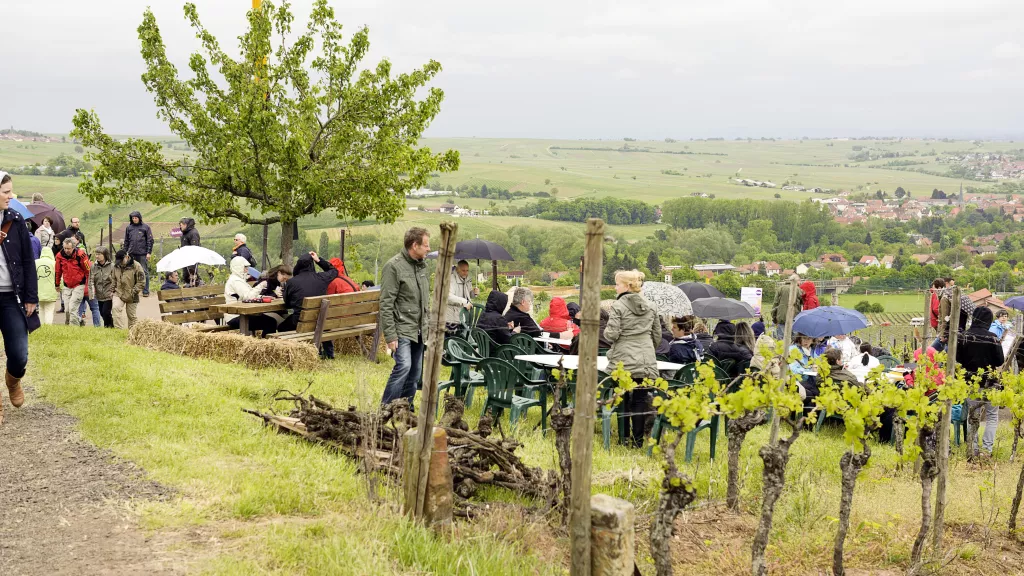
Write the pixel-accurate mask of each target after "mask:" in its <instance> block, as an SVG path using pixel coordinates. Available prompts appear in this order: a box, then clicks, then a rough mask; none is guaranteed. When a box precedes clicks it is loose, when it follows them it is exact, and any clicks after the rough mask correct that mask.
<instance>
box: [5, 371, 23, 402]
mask: <svg viewBox="0 0 1024 576" xmlns="http://www.w3.org/2000/svg"><path fill="white" fill-rule="evenodd" d="M4 375H5V376H6V377H7V391H8V392H10V394H11V405H12V406H14V407H15V408H21V405H22V404H24V403H25V391H24V390H22V389H21V378H15V377H14V376H11V373H10V372H5V373H4Z"/></svg>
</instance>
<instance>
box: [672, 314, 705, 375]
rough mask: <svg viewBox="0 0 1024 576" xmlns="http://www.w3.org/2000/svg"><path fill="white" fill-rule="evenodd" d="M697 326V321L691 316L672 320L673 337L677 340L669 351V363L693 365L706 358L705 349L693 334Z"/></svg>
mask: <svg viewBox="0 0 1024 576" xmlns="http://www.w3.org/2000/svg"><path fill="white" fill-rule="evenodd" d="M696 324H697V319H696V318H694V317H693V316H690V315H687V316H681V317H679V318H673V319H672V335H673V336H675V340H673V341H672V346H671V347H670V348H669V350H668V361H669V362H675V363H676V364H692V363H693V362H700V361H701V358H703V357H704V347H703V346H701V344H700V341H699V340H697V336H696V335H694V333H693V327H694V326H695V325H696Z"/></svg>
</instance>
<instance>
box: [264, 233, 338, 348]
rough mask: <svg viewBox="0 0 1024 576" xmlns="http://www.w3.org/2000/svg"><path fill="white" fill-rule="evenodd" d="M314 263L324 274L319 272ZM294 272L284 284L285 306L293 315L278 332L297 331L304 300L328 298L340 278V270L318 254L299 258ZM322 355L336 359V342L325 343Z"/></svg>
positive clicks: (322, 346) (279, 327)
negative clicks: (330, 289) (319, 297)
mask: <svg viewBox="0 0 1024 576" xmlns="http://www.w3.org/2000/svg"><path fill="white" fill-rule="evenodd" d="M314 263H315V264H316V265H317V266H319V267H320V268H321V269H322V270H323V272H317V271H316V268H314V266H313V264H314ZM292 272H293V273H294V274H295V275H294V276H292V278H291V279H290V280H288V281H287V282H285V283H284V305H285V306H286V307H288V308H290V309H291V310H292V314H291V315H290V316H288V317H287V318H285V319H284V322H281V324H280V325H279V326H278V327H277V331H278V332H287V331H289V330H295V328H297V327H298V325H299V315H300V314H302V301H303V299H305V298H312V297H313V296H326V295H327V287H328V286H330V285H331V282H332V281H333V280H334V279H335V278H337V277H338V270H337V269H336V268H333V267H331V265H330V263H328V262H327V261H326V260H324V259H322V258H320V256H318V255H317V253H316V252H310V253H309V254H303V255H302V256H299V259H298V261H297V262H295V268H294V269H293V270H292ZM320 355H321V356H322V357H324V358H334V342H323V343H322V344H321V345H320Z"/></svg>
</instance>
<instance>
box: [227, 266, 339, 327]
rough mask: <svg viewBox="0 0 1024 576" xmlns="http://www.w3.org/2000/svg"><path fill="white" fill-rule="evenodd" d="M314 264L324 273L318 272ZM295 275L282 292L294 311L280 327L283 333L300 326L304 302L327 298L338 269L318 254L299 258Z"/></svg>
mask: <svg viewBox="0 0 1024 576" xmlns="http://www.w3.org/2000/svg"><path fill="white" fill-rule="evenodd" d="M232 261H233V259H232ZM314 264H315V265H316V266H319V267H320V269H321V270H323V272H317V271H316V268H315V267H314ZM293 273H294V276H292V277H291V278H290V279H289V280H288V281H287V282H285V284H284V291H283V292H282V297H283V298H284V305H285V307H286V308H289V309H291V310H292V314H291V315H290V316H288V317H287V318H285V320H284V322H282V323H281V325H280V326H279V327H278V330H280V331H281V332H288V331H290V330H295V328H297V327H298V325H299V315H300V314H301V313H302V301H303V300H304V299H306V298H312V297H314V296H326V295H327V288H328V287H329V286H330V285H331V282H333V281H334V279H335V278H337V277H338V270H337V268H332V267H331V265H330V264H329V263H328V262H327V261H326V260H324V259H322V258H320V256H319V255H317V253H316V252H310V253H309V254H303V255H302V256H299V259H298V260H297V261H296V262H295V268H294V269H293Z"/></svg>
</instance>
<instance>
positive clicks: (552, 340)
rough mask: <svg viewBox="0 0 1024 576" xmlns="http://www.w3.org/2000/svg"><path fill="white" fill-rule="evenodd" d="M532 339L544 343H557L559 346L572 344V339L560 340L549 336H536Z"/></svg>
mask: <svg viewBox="0 0 1024 576" xmlns="http://www.w3.org/2000/svg"><path fill="white" fill-rule="evenodd" d="M534 340H536V341H537V342H543V343H545V344H558V345H559V346H572V340H561V339H559V338H552V337H550V336H536V337H534Z"/></svg>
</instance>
